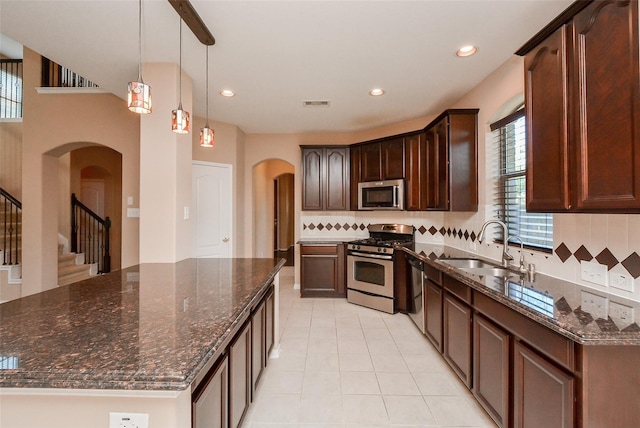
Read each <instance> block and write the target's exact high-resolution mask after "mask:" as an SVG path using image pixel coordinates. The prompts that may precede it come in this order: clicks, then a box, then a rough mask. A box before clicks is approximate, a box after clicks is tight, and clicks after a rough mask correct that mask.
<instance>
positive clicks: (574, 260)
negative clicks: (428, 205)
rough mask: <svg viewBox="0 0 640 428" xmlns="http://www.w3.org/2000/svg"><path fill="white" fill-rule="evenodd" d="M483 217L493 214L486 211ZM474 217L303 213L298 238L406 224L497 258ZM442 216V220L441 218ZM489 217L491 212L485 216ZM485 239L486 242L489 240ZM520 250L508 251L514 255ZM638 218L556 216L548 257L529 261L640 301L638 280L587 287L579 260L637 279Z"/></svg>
mask: <svg viewBox="0 0 640 428" xmlns="http://www.w3.org/2000/svg"><path fill="white" fill-rule="evenodd" d="M485 211H486V213H492V208H487V210H485ZM480 213H481V211H480V212H478V213H446V214H444V213H424V212H420V213H413V212H389V213H386V212H367V213H364V212H351V213H347V214H348V215H345V213H332V214H329V215H326V214H325V215H317V213H316V214H315V215H309V214H307V213H304V212H303V213H302V215H301V218H300V220H301V223H302V231H301V238H322V237H326V238H345V239H357V238H362V237H367V236H368V231H367V226H368V225H369V224H375V223H401V224H410V225H413V226H414V227H415V228H416V235H415V238H416V242H421V243H444V244H446V245H449V246H453V247H456V248H460V249H463V250H466V251H469V252H473V253H477V254H480V255H483V256H485V257H489V258H492V259H495V260H499V259H500V257H501V245H498V244H494V243H492V242H484V243H483V244H480V243H478V233H479V230H480V228H481V226H482V223H483V222H484V218H482V217H483V216H482V215H480ZM445 215H446V217H445ZM485 217H486V218H491V214H485ZM488 241H489V240H488ZM519 251H520V250H519V249H518V248H512V250H511V252H512V253H514V254H516V255H518V254H519ZM639 253H640V216H638V215H625V216H621V215H616V216H611V215H596V214H593V215H590V214H582V215H577V214H576V215H572V214H562V215H555V216H554V250H553V252H552V253H545V252H538V251H533V250H527V249H525V250H524V254H525V256H526V259H527V262H528V263H535V264H536V268H537V269H538V271H539V272H542V273H545V274H547V275H550V276H554V277H557V278H561V279H565V280H567V281H571V282H577V283H580V284H582V285H585V286H588V287H592V288H594V289H597V290H601V291H605V292H611V293H613V294H617V295H620V296H622V297H626V298H629V299H632V300H635V301H640V281H636V282H638V284H636V287H635V290H634V291H633V292H626V291H623V290H617V289H613V288H609V287H601V286H597V285H594V284H591V283H587V282H584V281H582V280H581V278H580V262H581V261H595V262H597V263H600V264H603V265H606V266H607V269H608V270H609V271H610V272H616V273H620V274H624V275H630V276H631V277H633V279H634V280H637V279H638V278H640V255H639Z"/></svg>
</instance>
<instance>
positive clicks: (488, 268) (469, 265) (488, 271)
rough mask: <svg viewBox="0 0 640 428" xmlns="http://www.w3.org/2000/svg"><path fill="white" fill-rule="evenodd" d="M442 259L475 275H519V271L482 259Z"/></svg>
mask: <svg viewBox="0 0 640 428" xmlns="http://www.w3.org/2000/svg"><path fill="white" fill-rule="evenodd" d="M440 261H441V262H442V263H446V264H448V265H449V266H453V267H455V268H458V269H460V270H461V271H464V272H469V273H471V274H474V275H480V276H498V277H507V276H513V275H517V273H515V272H512V271H510V270H508V269H505V268H503V267H502V266H500V265H497V264H494V263H489V262H486V261H484V260H480V259H471V258H470V259H440Z"/></svg>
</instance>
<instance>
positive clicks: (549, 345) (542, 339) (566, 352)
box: [474, 292, 575, 371]
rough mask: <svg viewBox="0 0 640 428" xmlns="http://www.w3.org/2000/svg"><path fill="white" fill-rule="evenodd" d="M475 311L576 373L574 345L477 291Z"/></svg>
mask: <svg viewBox="0 0 640 428" xmlns="http://www.w3.org/2000/svg"><path fill="white" fill-rule="evenodd" d="M474 302H475V305H474V306H475V308H476V310H477V311H479V312H481V313H482V314H483V315H485V316H487V317H488V318H489V319H491V320H492V321H493V322H495V323H496V324H498V325H500V326H502V327H503V328H504V329H506V330H508V331H510V332H511V333H512V334H514V335H515V336H517V337H518V338H519V339H521V340H523V341H525V342H527V343H528V344H529V345H530V346H532V347H533V348H534V349H536V350H537V351H538V352H541V353H543V354H544V355H546V356H547V357H549V358H550V359H552V360H553V361H555V362H556V363H558V364H561V365H562V366H564V367H565V368H567V369H569V370H571V371H573V370H574V368H575V350H574V342H573V341H572V340H571V339H568V338H566V337H563V336H560V335H559V334H557V333H554V332H553V331H551V330H549V329H548V328H546V327H544V326H542V325H540V324H538V323H536V322H535V321H532V320H530V319H528V318H526V317H525V316H524V315H521V314H519V313H517V312H515V311H514V310H511V309H509V308H507V307H505V306H504V305H503V304H502V303H498V302H496V301H495V300H493V299H491V298H490V297H487V296H485V295H483V294H481V293H478V292H476V293H475V296H474Z"/></svg>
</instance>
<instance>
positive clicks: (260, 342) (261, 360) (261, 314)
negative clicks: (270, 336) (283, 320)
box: [251, 300, 266, 401]
mask: <svg viewBox="0 0 640 428" xmlns="http://www.w3.org/2000/svg"><path fill="white" fill-rule="evenodd" d="M265 315H266V305H265V301H264V300H263V301H262V303H260V305H258V307H257V308H256V309H255V311H254V313H253V316H252V317H251V401H254V400H255V391H256V387H257V385H258V381H259V380H260V376H261V375H262V369H264V367H265V355H266V351H265V347H266V331H265V327H266V325H265Z"/></svg>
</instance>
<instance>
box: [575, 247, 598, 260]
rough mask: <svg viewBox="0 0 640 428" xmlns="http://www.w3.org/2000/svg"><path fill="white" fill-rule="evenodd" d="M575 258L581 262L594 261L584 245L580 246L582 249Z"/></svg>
mask: <svg viewBox="0 0 640 428" xmlns="http://www.w3.org/2000/svg"><path fill="white" fill-rule="evenodd" d="M573 257H575V258H576V259H578V261H579V262H581V261H583V260H584V261H587V262H588V261H591V260H593V256H592V255H591V253H590V252H589V251H588V250H587V249H586V248H585V247H584V245H580V248H578V249H577V250H576V252H575V253H573Z"/></svg>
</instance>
